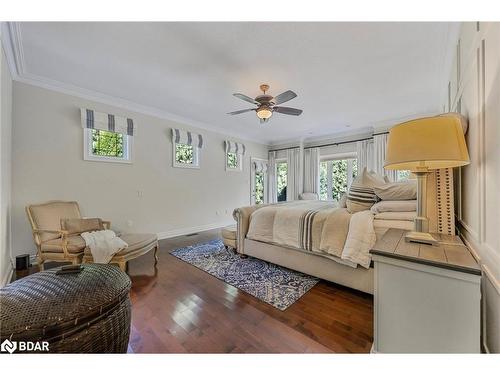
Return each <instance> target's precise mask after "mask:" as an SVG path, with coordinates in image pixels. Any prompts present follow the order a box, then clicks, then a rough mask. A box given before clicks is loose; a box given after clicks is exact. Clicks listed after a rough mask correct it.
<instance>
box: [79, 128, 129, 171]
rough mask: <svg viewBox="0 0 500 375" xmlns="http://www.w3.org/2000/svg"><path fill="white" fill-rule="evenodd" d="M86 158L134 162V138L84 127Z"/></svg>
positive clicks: (84, 156)
mask: <svg viewBox="0 0 500 375" xmlns="http://www.w3.org/2000/svg"><path fill="white" fill-rule="evenodd" d="M83 138H84V155H83V158H84V159H85V160H92V161H106V162H117V163H131V162H132V140H133V137H130V136H128V135H126V134H121V133H113V132H109V131H106V130H98V129H87V128H85V129H84V137H83Z"/></svg>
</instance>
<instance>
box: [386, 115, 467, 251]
mask: <svg viewBox="0 0 500 375" xmlns="http://www.w3.org/2000/svg"><path fill="white" fill-rule="evenodd" d="M466 128H467V122H466V119H465V118H464V117H463V116H462V115H460V114H458V113H445V114H442V115H439V116H434V117H425V118H420V119H417V120H412V121H408V122H404V123H402V124H399V125H396V126H394V127H393V128H391V130H390V131H389V138H388V140H387V152H386V156H385V164H384V168H386V169H396V170H410V171H411V172H413V173H414V174H415V175H416V176H417V217H416V218H415V231H413V232H408V233H407V235H406V238H405V239H406V241H407V242H417V243H425V244H430V245H435V244H437V241H436V240H435V239H434V237H432V236H431V234H430V233H429V219H428V218H427V192H426V188H427V174H428V173H430V172H431V171H432V170H433V169H442V168H452V167H460V166H462V165H467V164H469V163H470V160H469V153H468V152H467V145H466V144H465V137H464V131H465V129H466Z"/></svg>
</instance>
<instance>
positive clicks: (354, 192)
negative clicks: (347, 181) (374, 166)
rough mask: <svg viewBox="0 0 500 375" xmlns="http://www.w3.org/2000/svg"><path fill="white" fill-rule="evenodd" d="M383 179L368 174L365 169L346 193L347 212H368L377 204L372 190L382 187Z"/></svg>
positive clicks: (376, 198)
mask: <svg viewBox="0 0 500 375" xmlns="http://www.w3.org/2000/svg"><path fill="white" fill-rule="evenodd" d="M384 183H385V182H384V180H383V178H381V177H379V176H377V175H375V174H372V173H368V172H367V170H366V168H365V169H364V170H363V173H361V174H360V175H359V176H358V177H356V179H355V180H354V181H353V182H352V184H351V187H350V189H349V192H348V193H347V202H346V205H347V211H348V212H349V213H351V214H353V213H355V212H359V211H365V210H369V209H370V207H371V206H373V205H374V204H375V203H377V202H378V200H379V199H378V197H377V195H376V194H375V191H374V190H373V188H374V186H378V185H383V184H384Z"/></svg>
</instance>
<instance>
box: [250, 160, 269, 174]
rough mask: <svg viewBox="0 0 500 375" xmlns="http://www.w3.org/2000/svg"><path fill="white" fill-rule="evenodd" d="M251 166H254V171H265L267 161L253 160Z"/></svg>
mask: <svg viewBox="0 0 500 375" xmlns="http://www.w3.org/2000/svg"><path fill="white" fill-rule="evenodd" d="M253 167H254V168H255V172H257V173H259V172H264V173H265V172H266V171H267V162H266V161H262V160H254V161H253Z"/></svg>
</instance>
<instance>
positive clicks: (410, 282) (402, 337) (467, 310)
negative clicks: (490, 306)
mask: <svg viewBox="0 0 500 375" xmlns="http://www.w3.org/2000/svg"><path fill="white" fill-rule="evenodd" d="M405 233H406V231H404V230H401V229H389V230H388V231H387V232H386V233H385V234H384V235H383V236H382V237H381V238H380V239H379V240H378V241H377V243H376V244H375V246H374V247H373V249H372V250H371V251H370V252H371V254H372V258H373V261H374V264H375V272H374V277H375V280H374V288H375V290H374V304H375V306H374V330H375V331H374V342H373V348H372V351H373V352H375V353H479V352H480V301H481V289H480V288H481V269H480V267H479V265H478V264H477V262H476V260H475V259H474V257H473V256H472V255H471V253H470V252H469V250H468V249H467V247H465V245H464V244H463V243H462V241H461V240H460V238H459V237H458V236H449V235H442V234H435V233H433V236H434V237H435V238H436V239H437V240H438V241H439V244H438V245H437V246H431V245H423V244H416V243H408V242H405V238H404V235H405Z"/></svg>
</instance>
